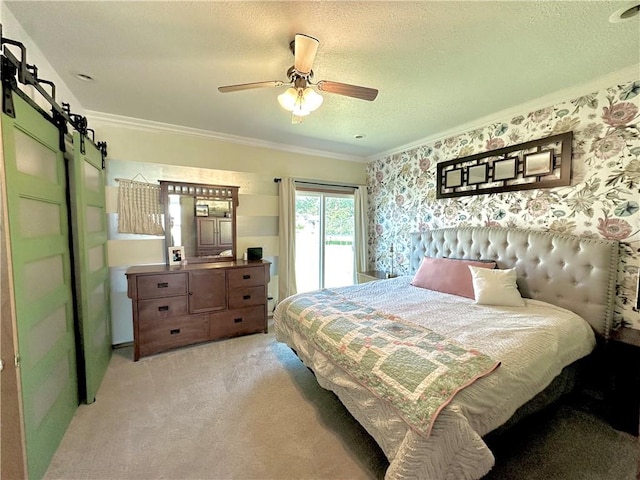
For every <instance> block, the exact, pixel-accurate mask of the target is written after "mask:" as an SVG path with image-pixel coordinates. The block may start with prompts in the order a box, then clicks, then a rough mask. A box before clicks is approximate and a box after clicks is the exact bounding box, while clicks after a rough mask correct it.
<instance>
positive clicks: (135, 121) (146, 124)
mask: <svg viewBox="0 0 640 480" xmlns="http://www.w3.org/2000/svg"><path fill="white" fill-rule="evenodd" d="M86 116H87V119H88V120H89V121H90V122H91V123H94V122H95V123H102V124H106V125H115V126H118V127H125V128H130V129H132V130H141V131H146V132H164V133H173V134H177V135H186V136H191V137H199V138H207V139H209V140H217V141H220V142H226V143H235V144H238V145H246V146H249V147H258V148H268V149H271V150H280V151H283V152H289V153H298V154H303V155H311V156H316V157H326V158H332V159H335V160H345V161H349V162H360V163H363V162H366V161H367V159H366V158H365V157H361V156H356V155H345V154H340V153H334V152H328V151H326V150H315V149H312V148H304V147H296V146H293V145H287V144H283V143H275V142H268V141H265V140H258V139H255V138H249V137H241V136H238V135H229V134H226V133H218V132H213V131H210V130H202V129H199V128H192V127H183V126H181V125H173V124H170V123H163V122H155V121H153V120H144V119H142V118H135V117H125V116H123V115H114V114H111V113H104V112H98V111H95V110H87V111H86Z"/></svg>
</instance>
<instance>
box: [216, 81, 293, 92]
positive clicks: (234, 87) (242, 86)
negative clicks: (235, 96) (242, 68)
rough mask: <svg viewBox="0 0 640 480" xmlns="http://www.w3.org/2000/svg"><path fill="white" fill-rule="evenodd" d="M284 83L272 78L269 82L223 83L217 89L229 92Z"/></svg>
mask: <svg viewBox="0 0 640 480" xmlns="http://www.w3.org/2000/svg"><path fill="white" fill-rule="evenodd" d="M282 85H284V82H281V81H280V80H272V81H269V82H254V83H240V84H238V85H225V86H223V87H218V91H219V92H220V93H229V92H239V91H240V90H249V89H252V88H263V87H281V86H282Z"/></svg>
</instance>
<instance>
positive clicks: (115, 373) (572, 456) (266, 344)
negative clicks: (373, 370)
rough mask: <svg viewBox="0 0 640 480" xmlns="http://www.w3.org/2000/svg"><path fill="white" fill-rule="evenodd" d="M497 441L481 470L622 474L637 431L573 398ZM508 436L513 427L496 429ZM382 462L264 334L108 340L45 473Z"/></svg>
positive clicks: (321, 474)
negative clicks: (190, 340) (110, 347)
mask: <svg viewBox="0 0 640 480" xmlns="http://www.w3.org/2000/svg"><path fill="white" fill-rule="evenodd" d="M520 427H521V428H518V429H517V430H513V431H511V432H508V433H507V434H505V435H503V436H502V437H500V439H499V440H496V441H495V442H494V443H495V451H496V458H497V465H496V467H494V469H493V470H492V472H491V473H490V474H489V475H488V476H487V477H486V478H487V480H507V479H514V480H516V479H517V480H528V479H531V480H533V479H539V478H545V479H546V480H554V479H558V480H560V479H562V480H574V479H575V480H578V479H580V480H591V479H594V480H595V479H602V480H607V479H611V480H614V479H615V480H623V479H629V480H632V479H634V478H635V475H636V466H637V460H638V441H637V439H636V438H635V437H633V436H631V435H628V434H625V433H621V432H618V431H616V430H613V429H612V428H610V427H609V426H608V425H607V424H606V423H605V422H603V421H602V420H600V419H599V418H597V417H596V416H595V415H592V414H590V413H588V412H585V411H582V410H580V409H579V408H577V407H575V406H572V405H562V406H560V407H559V408H557V409H555V410H552V411H551V412H550V413H547V414H545V415H542V416H539V417H537V419H536V421H535V422H529V423H528V424H524V425H522V426H520ZM506 435H511V436H510V437H509V436H506ZM387 465H388V463H387V461H386V459H385V457H384V455H383V453H382V452H381V451H380V449H379V448H378V446H377V445H376V444H375V442H374V441H373V440H372V439H371V437H369V435H368V434H367V433H366V432H365V431H364V430H363V428H362V427H360V425H359V424H358V423H357V422H356V421H355V420H354V419H353V418H352V417H351V416H350V415H349V413H348V412H347V411H346V410H345V409H344V407H343V406H342V404H341V403H340V402H339V401H338V400H337V398H336V397H335V396H334V395H333V394H332V393H331V392H328V391H326V390H323V389H322V388H321V387H320V386H318V384H317V382H316V381H315V378H314V376H313V374H312V373H311V372H310V371H309V370H307V369H306V368H305V367H304V366H303V365H302V363H301V362H300V361H299V360H298V358H297V357H296V356H295V355H294V354H293V353H292V352H291V350H289V349H288V348H287V347H286V346H285V345H282V344H279V343H278V342H276V341H275V338H274V336H273V333H272V328H270V333H269V334H267V335H265V334H256V335H251V336H246V337H240V338H235V339H230V340H223V341H218V342H212V343H208V344H203V345H197V346H192V347H189V348H184V349H179V350H175V351H171V352H167V353H164V354H160V355H155V356H152V357H147V358H143V359H141V360H140V361H138V362H133V361H132V351H131V348H122V349H116V350H114V355H113V359H112V360H111V363H110V365H109V369H108V371H107V373H106V375H105V378H104V380H103V383H102V385H101V387H100V390H99V391H98V395H97V398H96V402H95V403H94V404H92V405H81V406H80V407H79V408H78V411H77V413H76V415H75V417H74V418H73V420H72V422H71V425H70V426H69V429H68V430H67V433H66V434H65V436H64V439H63V441H62V443H61V445H60V447H59V449H58V451H57V452H56V454H55V456H54V458H53V460H52V462H51V464H50V466H49V469H48V470H47V473H46V476H45V478H46V479H86V480H89V479H95V480H109V479H132V480H133V479H238V480H244V479H264V480H271V479H274V480H275V479H278V480H285V479H296V480H298V479H327V480H332V479H336V480H337V479H341V480H342V479H353V480H357V479H375V478H382V477H383V476H384V472H385V470H386V468H387Z"/></svg>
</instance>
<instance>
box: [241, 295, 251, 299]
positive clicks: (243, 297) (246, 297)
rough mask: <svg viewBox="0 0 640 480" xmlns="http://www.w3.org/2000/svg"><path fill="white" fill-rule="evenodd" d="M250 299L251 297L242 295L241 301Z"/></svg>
mask: <svg viewBox="0 0 640 480" xmlns="http://www.w3.org/2000/svg"><path fill="white" fill-rule="evenodd" d="M250 298H251V295H243V296H242V299H243V300H249V299H250Z"/></svg>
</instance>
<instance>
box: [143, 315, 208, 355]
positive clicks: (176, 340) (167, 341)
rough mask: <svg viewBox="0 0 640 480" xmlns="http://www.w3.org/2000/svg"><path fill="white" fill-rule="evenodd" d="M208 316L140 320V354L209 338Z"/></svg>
mask: <svg viewBox="0 0 640 480" xmlns="http://www.w3.org/2000/svg"><path fill="white" fill-rule="evenodd" d="M208 326H209V324H208V322H207V317H206V316H199V317H191V318H189V317H178V318H162V319H158V320H151V321H149V320H146V321H141V322H140V330H139V339H138V341H139V343H140V356H145V355H151V354H152V353H158V352H162V351H164V350H169V349H170V348H175V347H182V346H184V345H190V344H192V343H198V342H203V341H206V340H207V333H208V331H207V330H208Z"/></svg>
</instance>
